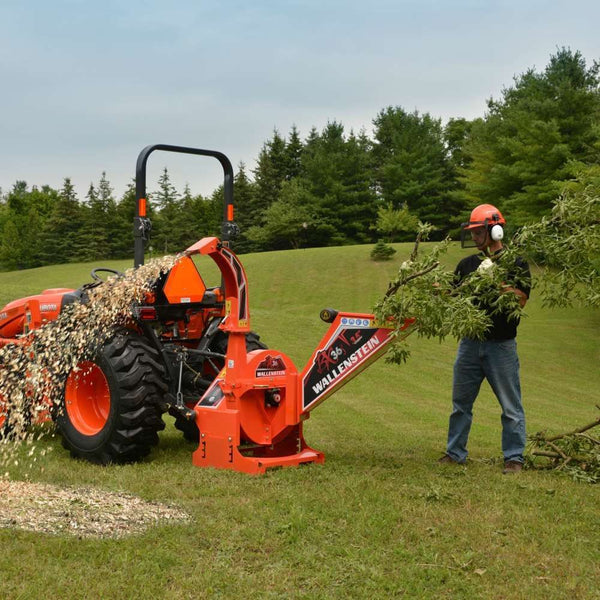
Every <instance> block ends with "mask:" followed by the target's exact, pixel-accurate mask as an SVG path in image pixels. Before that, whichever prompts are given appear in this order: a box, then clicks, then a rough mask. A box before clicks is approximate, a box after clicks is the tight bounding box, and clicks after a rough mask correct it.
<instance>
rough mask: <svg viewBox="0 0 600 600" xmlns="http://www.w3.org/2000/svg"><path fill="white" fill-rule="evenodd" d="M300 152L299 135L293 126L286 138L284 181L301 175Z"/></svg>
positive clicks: (301, 146)
mask: <svg viewBox="0 0 600 600" xmlns="http://www.w3.org/2000/svg"><path fill="white" fill-rule="evenodd" d="M302 151H303V145H302V140H301V139H300V134H299V133H298V129H297V128H296V126H295V125H293V126H292V130H291V131H290V134H289V136H288V141H287V145H286V147H285V152H284V154H285V179H286V181H290V180H291V179H294V178H295V177H299V176H300V175H301V173H302Z"/></svg>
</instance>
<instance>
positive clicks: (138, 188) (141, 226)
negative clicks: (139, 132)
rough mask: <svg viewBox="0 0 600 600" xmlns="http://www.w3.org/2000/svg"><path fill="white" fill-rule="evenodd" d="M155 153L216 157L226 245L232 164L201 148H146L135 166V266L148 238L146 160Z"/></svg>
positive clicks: (230, 214) (229, 228)
mask: <svg viewBox="0 0 600 600" xmlns="http://www.w3.org/2000/svg"><path fill="white" fill-rule="evenodd" d="M155 150H161V151H163V152H178V153H180V154H197V155H200V156H212V157H213V158H216V159H217V160H218V161H219V162H220V163H221V166H222V167H223V175H224V179H223V190H224V196H225V198H224V199H225V203H224V206H223V224H222V226H221V238H222V240H223V241H224V242H225V243H228V242H229V239H230V237H231V233H232V230H233V225H232V221H233V167H232V166H231V161H230V160H229V159H228V158H227V156H225V154H223V153H222V152H217V151H216V150H203V149H201V148H186V147H184V146H171V145H169V144H154V145H150V146H146V147H145V148H144V149H143V150H142V151H141V152H140V154H139V156H138V158H137V163H136V167H135V217H134V219H133V234H134V238H135V239H134V267H135V268H137V267H139V266H140V265H143V264H144V246H145V243H144V242H145V241H146V240H147V239H148V233H149V232H150V229H151V227H152V225H151V223H150V219H148V218H147V217H146V206H145V204H146V164H147V162H148V157H149V156H150V154H152V152H154V151H155Z"/></svg>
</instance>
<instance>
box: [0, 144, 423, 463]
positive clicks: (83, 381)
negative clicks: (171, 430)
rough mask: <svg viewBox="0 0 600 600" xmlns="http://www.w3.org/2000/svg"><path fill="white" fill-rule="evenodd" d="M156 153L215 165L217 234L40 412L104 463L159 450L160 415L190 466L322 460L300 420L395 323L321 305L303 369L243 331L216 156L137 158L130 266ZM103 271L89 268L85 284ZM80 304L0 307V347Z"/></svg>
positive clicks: (56, 292) (72, 446)
mask: <svg viewBox="0 0 600 600" xmlns="http://www.w3.org/2000/svg"><path fill="white" fill-rule="evenodd" d="M156 150H161V151H166V152H177V153H185V154H194V155H200V156H209V157H213V158H216V159H217V160H219V162H220V163H221V165H222V167H223V171H224V197H225V203H224V219H223V226H222V238H221V240H219V239H218V238H216V237H206V238H203V239H201V240H200V241H198V242H197V243H195V244H193V245H192V246H191V247H189V248H188V249H187V250H186V251H185V252H184V253H183V254H182V255H181V257H180V259H179V260H178V261H177V262H176V263H175V265H174V266H173V267H172V268H171V269H170V270H169V271H168V272H167V273H166V274H164V275H163V276H161V277H160V278H159V279H158V280H157V281H156V282H154V283H153V285H152V288H151V292H149V293H147V294H146V295H145V299H144V301H143V302H142V303H139V304H137V305H136V306H135V307H134V309H133V311H132V314H131V316H130V318H129V319H128V321H127V323H126V324H125V325H124V326H123V327H122V328H121V329H118V330H115V331H114V332H112V333H111V335H110V337H109V338H108V339H107V340H106V341H104V342H103V344H102V345H101V347H100V348H99V349H98V350H97V352H96V354H95V356H94V357H93V358H92V359H91V360H86V361H83V362H82V363H81V364H79V365H78V366H77V368H75V369H74V370H73V371H72V372H71V373H70V375H68V377H67V378H66V380H65V382H64V393H63V394H62V398H61V400H60V401H59V402H58V406H52V407H50V411H49V412H50V414H51V415H52V417H53V418H54V419H55V421H56V424H57V427H58V430H59V431H60V433H61V434H62V437H63V443H64V445H65V447H66V448H68V449H69V450H70V451H71V453H72V455H74V456H76V457H80V458H84V459H87V460H89V461H92V462H97V463H102V464H107V463H122V462H131V461H136V460H139V459H140V458H142V457H144V456H146V455H147V454H148V453H149V452H150V450H151V447H152V446H153V445H155V444H156V443H157V442H158V431H159V430H161V429H163V428H164V422H163V420H162V414H163V413H165V412H167V411H168V412H169V413H170V414H171V415H173V416H174V417H175V427H177V428H178V429H180V430H181V431H182V432H183V434H184V436H185V437H186V438H187V439H188V440H192V441H194V442H195V443H197V444H198V445H197V449H196V450H195V451H194V453H193V463H194V464H195V465H197V466H202V467H216V468H223V469H233V470H236V471H242V472H246V473H263V472H264V471H265V470H266V469H268V468H270V467H283V466H293V465H300V464H304V463H311V462H317V463H321V462H323V461H324V456H323V454H322V453H321V452H319V451H317V450H313V449H312V448H310V447H309V446H308V445H307V444H306V442H305V440H304V435H303V423H304V421H305V420H306V419H308V417H309V416H310V412H311V411H312V410H313V409H314V408H315V407H316V406H318V405H319V404H320V403H321V402H323V400H325V399H326V398H328V397H329V396H330V395H331V394H332V393H333V392H334V391H336V390H338V389H339V388H340V387H341V386H342V385H343V384H345V383H347V382H348V381H349V380H350V379H352V378H353V377H354V376H355V375H357V374H358V373H360V372H361V371H362V370H363V369H364V368H366V367H367V366H368V365H369V364H371V363H372V362H373V361H375V360H376V359H377V358H379V357H380V356H381V355H382V354H383V353H384V352H385V351H386V349H387V346H388V344H389V343H390V342H391V341H392V338H393V332H394V327H393V325H392V324H384V325H382V324H378V323H377V322H376V320H375V318H374V316H373V315H372V314H363V313H349V312H343V311H336V310H331V309H325V310H323V311H322V312H321V315H320V316H321V319H323V320H324V321H325V322H327V323H329V324H330V325H329V328H328V330H327V332H326V333H325V335H324V336H323V338H322V339H321V341H320V343H319V344H318V346H317V348H316V349H315V350H314V352H313V354H312V356H311V357H310V359H309V361H308V363H307V365H306V366H305V367H304V368H303V369H302V370H301V371H298V369H297V368H296V366H295V365H294V363H293V362H292V361H291V360H290V358H289V357H288V356H286V355H285V354H284V353H283V352H280V351H279V350H274V349H270V348H267V347H266V346H265V345H264V344H263V343H262V342H261V341H260V339H259V336H258V335H256V334H255V333H254V332H252V330H251V327H250V308H249V299H248V281H247V278H246V273H245V271H244V268H243V266H242V264H241V262H240V261H239V259H238V257H237V256H236V255H235V254H234V252H233V251H232V250H231V248H230V247H229V239H230V237H231V236H232V235H233V234H234V233H235V231H236V229H237V228H236V226H235V224H234V222H233V170H232V167H231V163H230V161H229V160H228V158H227V157H226V156H225V155H224V154H222V153H220V152H215V151H211V150H201V149H196V148H183V147H180V146H170V145H163V144H160V145H154V146H148V147H147V148H145V149H144V150H142V152H141V153H140V155H139V157H138V161H137V169H136V203H137V206H136V216H135V218H134V235H135V266H136V267H139V266H140V265H142V264H143V262H144V248H145V244H146V242H147V240H148V238H149V232H150V229H151V224H150V221H149V219H148V218H147V214H146V208H147V207H146V164H147V160H148V157H149V155H150V154H151V153H152V152H154V151H156ZM196 255H200V256H202V255H204V256H208V257H210V258H211V259H212V260H213V261H214V262H215V263H216V265H217V267H218V268H219V270H220V273H221V283H220V285H218V286H216V287H212V288H207V287H206V285H205V282H204V280H203V278H202V276H201V275H200V273H199V271H198V269H197V261H196V260H194V257H195V256H196ZM100 270H103V269H94V270H93V271H92V276H93V278H94V279H98V274H97V272H98V271H100ZM104 270H108V271H110V269H104ZM99 285H102V283H99ZM88 286H89V284H88ZM81 301H84V302H85V301H88V299H87V297H86V286H83V287H82V288H81V289H79V290H73V289H66V288H59V289H52V290H45V291H43V292H42V293H41V294H39V295H37V296H30V297H28V298H24V299H21V300H17V301H14V302H11V303H10V304H8V305H7V306H5V307H4V308H3V309H2V310H0V347H2V346H5V345H7V344H11V343H12V344H23V343H26V341H27V338H28V336H30V335H31V332H34V331H35V330H36V329H38V328H40V327H42V326H43V325H44V324H45V323H46V322H48V321H52V320H55V319H57V318H58V316H59V315H60V313H61V311H63V310H64V309H65V307H66V306H67V305H68V304H70V303H73V302H81ZM410 325H411V323H410V322H406V323H405V324H404V325H403V327H404V328H405V329H406V328H408V327H410ZM0 368H1V367H0ZM26 375H27V374H26V373H24V374H23V377H24V379H26ZM1 393H2V390H0V394H1ZM0 398H1V396H0ZM5 413H7V411H6V410H2V407H1V406H0V431H1V430H2V429H4V430H5V432H6V429H7V428H8V426H9V421H10V419H8V418H7V416H6V414H5Z"/></svg>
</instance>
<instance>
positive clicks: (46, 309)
mask: <svg viewBox="0 0 600 600" xmlns="http://www.w3.org/2000/svg"><path fill="white" fill-rule="evenodd" d="M40 310H41V311H42V312H50V311H54V310H58V305H56V304H40Z"/></svg>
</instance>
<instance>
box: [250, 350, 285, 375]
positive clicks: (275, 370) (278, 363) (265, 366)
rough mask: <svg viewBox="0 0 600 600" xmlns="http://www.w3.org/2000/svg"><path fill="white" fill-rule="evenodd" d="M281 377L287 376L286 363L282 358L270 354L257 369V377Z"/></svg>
mask: <svg viewBox="0 0 600 600" xmlns="http://www.w3.org/2000/svg"><path fill="white" fill-rule="evenodd" d="M281 375H285V363H284V362H283V359H282V358H281V356H271V355H270V354H268V355H267V356H266V358H265V359H264V360H263V361H262V362H260V363H259V365H258V367H256V377H279V376H281Z"/></svg>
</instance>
